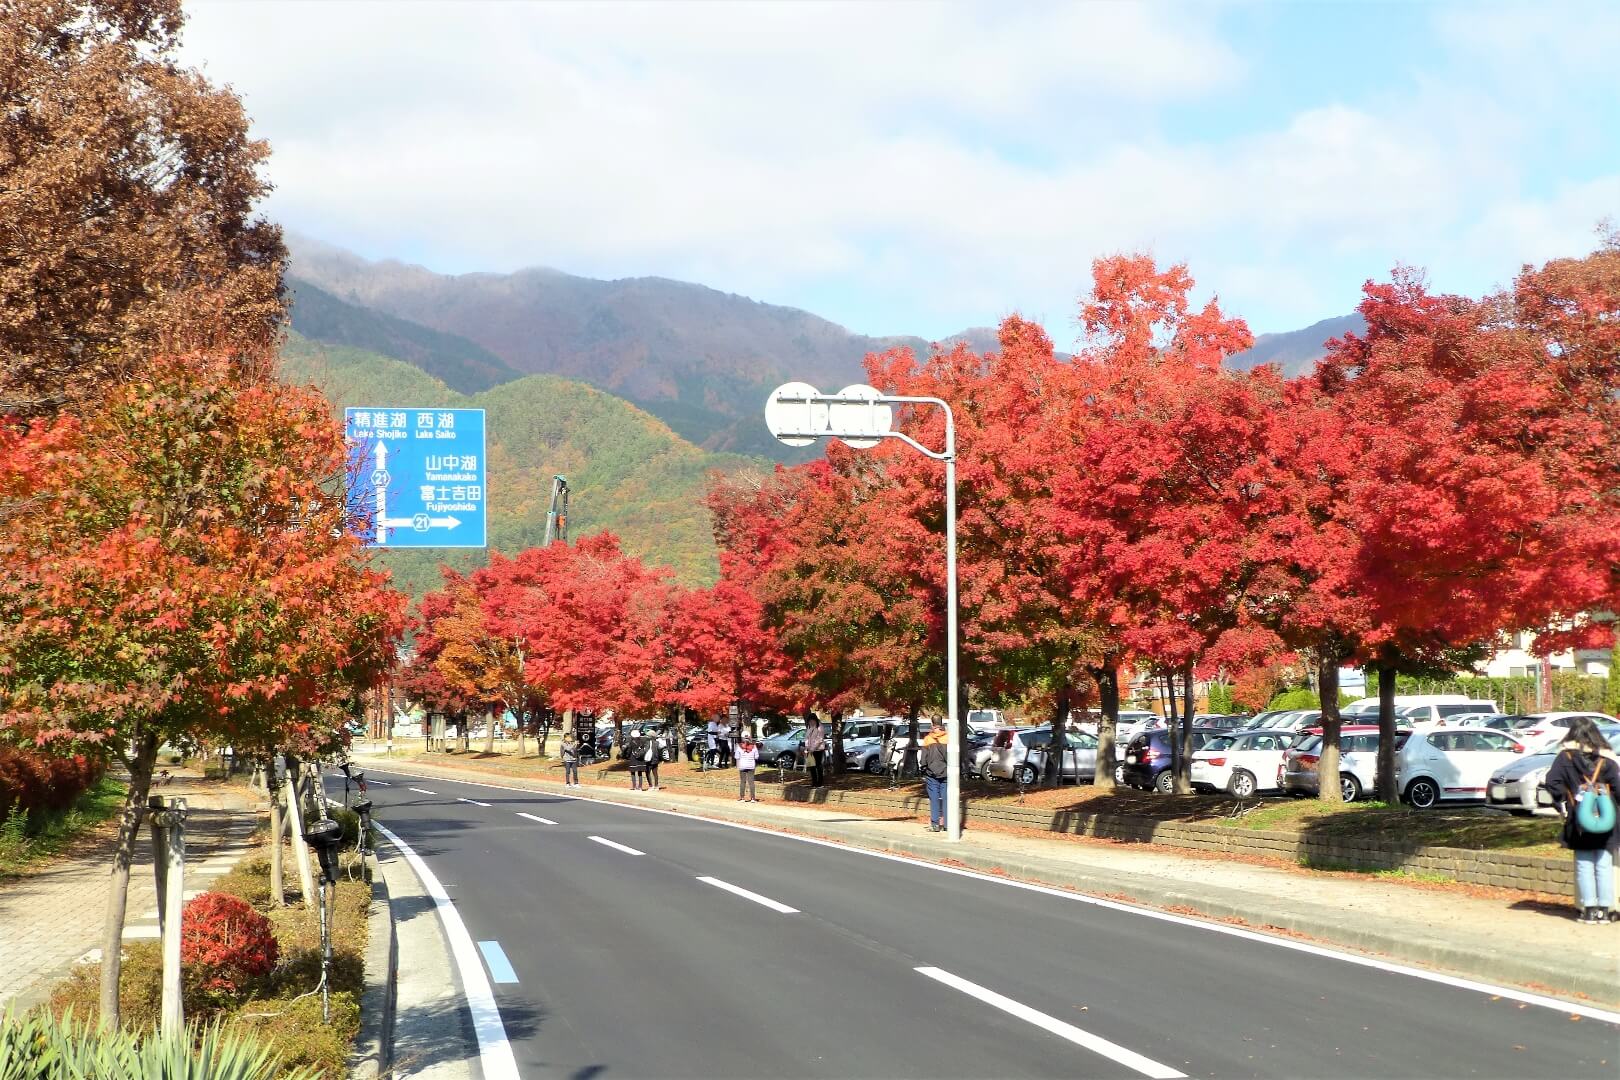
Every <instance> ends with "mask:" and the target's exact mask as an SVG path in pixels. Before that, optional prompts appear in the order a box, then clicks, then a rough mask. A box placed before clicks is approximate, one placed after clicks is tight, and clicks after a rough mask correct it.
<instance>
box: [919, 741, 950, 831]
mask: <svg viewBox="0 0 1620 1080" xmlns="http://www.w3.org/2000/svg"><path fill="white" fill-rule="evenodd" d="M948 761H949V758H948V757H947V756H946V745H945V725H944V724H942V723H941V722H940V721H939V720H938V719H935V720H934V721H933V726H931V727H930V728H929V729H928V734H927V735H924V736H923V741H922V753H921V755H920V756H919V758H918V760H917V764H918V765H919V766H921V768H922V774H923V786H924V787H926V788H927V789H928V831H929V832H944V831H945V776H946V769H947V762H948Z"/></svg>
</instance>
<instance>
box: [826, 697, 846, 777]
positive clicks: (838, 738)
mask: <svg viewBox="0 0 1620 1080" xmlns="http://www.w3.org/2000/svg"><path fill="white" fill-rule="evenodd" d="M832 727H833V737H832V745H833V750H832V756H833V762H832V768H831V769H829V770H828V772H835V773H841V772H843V771H844V711H843V710H842V709H834V710H833V714H832Z"/></svg>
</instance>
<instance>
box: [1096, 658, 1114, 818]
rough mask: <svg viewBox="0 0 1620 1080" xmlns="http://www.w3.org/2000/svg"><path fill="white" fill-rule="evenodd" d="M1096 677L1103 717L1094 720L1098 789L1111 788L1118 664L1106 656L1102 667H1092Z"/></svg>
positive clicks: (1106, 789)
mask: <svg viewBox="0 0 1620 1080" xmlns="http://www.w3.org/2000/svg"><path fill="white" fill-rule="evenodd" d="M1091 676H1092V678H1094V679H1096V680H1097V690H1098V697H1099V699H1100V700H1099V702H1098V705H1099V707H1100V708H1101V709H1102V719H1101V720H1099V721H1098V722H1097V776H1096V780H1095V783H1096V785H1097V790H1098V791H1113V790H1114V766H1115V760H1114V759H1115V756H1116V755H1115V750H1114V736H1115V734H1116V733H1117V732H1118V730H1119V663H1118V661H1116V660H1115V659H1114V658H1113V657H1111V656H1110V657H1107V658H1105V659H1104V661H1103V665H1102V666H1101V667H1096V668H1092V669H1091Z"/></svg>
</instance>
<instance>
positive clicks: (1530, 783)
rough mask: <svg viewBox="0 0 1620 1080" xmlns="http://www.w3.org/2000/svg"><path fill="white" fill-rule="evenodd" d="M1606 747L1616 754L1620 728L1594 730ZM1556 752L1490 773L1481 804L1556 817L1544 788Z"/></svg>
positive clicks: (1555, 809)
mask: <svg viewBox="0 0 1620 1080" xmlns="http://www.w3.org/2000/svg"><path fill="white" fill-rule="evenodd" d="M1598 731H1600V732H1601V733H1602V734H1603V737H1604V738H1605V739H1608V740H1609V745H1610V746H1612V747H1614V749H1615V750H1616V751H1620V725H1614V724H1606V725H1604V726H1603V727H1600V728H1598ZM1557 757H1558V753H1557V751H1550V752H1548V753H1545V754H1529V755H1526V756H1525V757H1522V758H1520V759H1519V760H1518V761H1514V762H1509V763H1508V764H1507V765H1505V766H1503V767H1502V768H1500V769H1498V770H1497V771H1496V772H1494V773H1492V774H1491V778H1490V781H1489V782H1488V783H1487V784H1486V785H1485V805H1486V806H1495V807H1499V808H1501V809H1503V810H1508V811H1511V812H1512V813H1515V814H1540V815H1542V816H1543V817H1557V816H1558V808H1557V807H1555V806H1554V805H1553V801H1552V796H1551V795H1549V794H1548V793H1547V789H1546V787H1545V786H1544V785H1545V784H1546V782H1547V770H1548V769H1550V768H1552V763H1553V761H1554V759H1556V758H1557Z"/></svg>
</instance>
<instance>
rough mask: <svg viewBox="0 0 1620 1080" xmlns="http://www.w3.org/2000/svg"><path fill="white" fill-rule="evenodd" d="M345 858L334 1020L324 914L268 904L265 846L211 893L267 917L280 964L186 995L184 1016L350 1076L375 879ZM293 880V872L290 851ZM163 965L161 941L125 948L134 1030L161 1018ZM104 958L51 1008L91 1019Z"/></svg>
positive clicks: (336, 934)
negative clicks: (218, 988) (241, 988)
mask: <svg viewBox="0 0 1620 1080" xmlns="http://www.w3.org/2000/svg"><path fill="white" fill-rule="evenodd" d="M350 869H352V867H351V866H350V865H349V864H348V863H347V862H346V863H345V868H344V870H343V871H340V874H339V879H338V885H337V899H336V902H335V904H334V912H333V926H332V968H331V990H332V1020H331V1023H329V1024H328V1023H324V1022H323V1021H322V1019H321V998H320V995H319V994H318V993H313V992H312V991H314V990H315V989H316V987H317V986H318V985H319V983H320V972H321V956H320V923H319V918H320V916H319V914H318V912H316V911H313V910H306V909H305V908H304V907H303V905H302V904H299V903H296V902H294V903H293V904H291V905H290V906H287V907H283V908H273V907H271V906H270V861H269V851H268V849H267V848H265V847H262V846H261V847H259V848H258V849H256V851H255V853H254V854H251V855H249V856H248V857H247V858H245V859H243V860H242V861H241V862H240V863H238V864H237V865H236V866H235V867H233V868H232V869H231V871H230V872H229V873H227V874H225V875H223V876H221V877H220V878H219V879H218V880H217V881H216V882H215V883H214V888H213V890H212V891H215V892H223V893H228V894H229V895H231V896H236V897H239V898H241V899H242V900H244V901H246V902H247V903H248V904H250V905H251V906H252V907H253V908H254V909H255V910H257V911H259V912H261V913H262V914H264V915H265V916H266V917H267V918H269V920H270V924H271V929H272V932H273V933H274V934H275V938H276V943H277V945H278V947H279V949H280V960H279V962H278V963H277V965H276V967H275V969H274V970H273V971H271V972H270V974H268V975H266V976H265V977H264V978H263V979H260V980H258V981H257V982H256V983H255V984H253V985H252V986H250V987H248V988H247V990H246V991H245V992H244V993H243V994H242V995H241V996H240V997H239V998H237V999H235V1000H231V1001H223V1002H222V1001H219V1000H218V999H217V998H211V997H205V996H204V997H198V998H196V999H195V1000H194V999H193V998H192V997H191V995H190V994H189V993H188V996H187V1000H186V1003H185V1006H186V1019H187V1020H188V1021H190V1020H203V1021H205V1022H213V1021H218V1022H220V1023H221V1024H222V1025H223V1026H224V1028H225V1030H226V1031H235V1032H240V1033H242V1034H246V1035H249V1036H251V1037H252V1039H253V1040H254V1042H256V1043H258V1044H259V1045H262V1046H270V1047H272V1048H274V1051H275V1053H276V1054H277V1056H278V1057H279V1058H280V1061H281V1066H282V1068H294V1067H306V1068H310V1069H313V1070H315V1071H317V1072H318V1073H320V1074H321V1075H324V1076H328V1077H338V1076H346V1075H348V1072H347V1069H348V1065H347V1062H348V1057H349V1053H350V1050H351V1049H352V1047H353V1045H354V1038H355V1035H356V1034H357V1033H358V1032H359V1030H360V994H361V991H362V990H363V989H364V986H365V949H366V933H367V927H366V916H367V913H368V910H369V905H370V903H371V886H370V885H369V884H368V883H367V882H365V881H351V880H349V876H348V870H350ZM287 879H288V882H289V883H290V884H292V885H294V886H296V882H297V874H296V871H295V870H294V864H293V863H292V861H291V859H290V858H289V860H288V862H287ZM162 975H163V964H162V956H161V952H160V946H159V944H158V943H157V942H150V941H141V942H131V943H129V944H127V945H125V947H124V965H123V971H122V975H121V977H120V979H119V1008H120V1011H121V1013H122V1019H123V1024H124V1027H125V1028H127V1029H130V1030H133V1031H137V1032H145V1031H149V1030H151V1029H152V1028H154V1027H155V1026H156V1025H157V1023H158V1022H159V1020H160V1018H161V1010H162V997H163V993H162ZM100 978H101V971H100V966H99V965H87V966H85V967H83V968H80V969H79V970H77V971H75V972H74V973H73V974H72V975H71V976H69V977H68V978H67V979H66V980H65V981H64V982H62V983H61V984H60V985H59V986H58V987H57V989H56V992H55V993H54V994H53V995H52V997H51V1002H50V1005H49V1009H50V1010H51V1012H53V1013H55V1014H57V1015H61V1014H63V1013H65V1012H66V1011H67V1010H68V1009H72V1011H73V1015H74V1016H76V1017H87V1018H89V1019H91V1020H92V1021H93V1020H94V1018H95V1016H96V1015H97V1011H98V1010H97V999H98V997H99V980H100Z"/></svg>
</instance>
